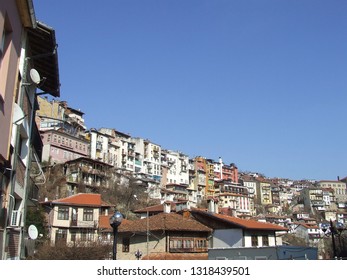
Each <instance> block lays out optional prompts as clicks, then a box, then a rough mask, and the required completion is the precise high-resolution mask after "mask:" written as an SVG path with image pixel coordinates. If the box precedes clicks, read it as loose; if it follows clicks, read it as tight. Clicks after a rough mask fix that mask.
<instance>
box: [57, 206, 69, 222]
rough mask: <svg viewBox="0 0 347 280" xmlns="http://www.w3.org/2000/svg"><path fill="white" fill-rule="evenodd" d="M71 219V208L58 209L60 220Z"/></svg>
mask: <svg viewBox="0 0 347 280" xmlns="http://www.w3.org/2000/svg"><path fill="white" fill-rule="evenodd" d="M68 219H69V207H67V206H59V207H58V220H68Z"/></svg>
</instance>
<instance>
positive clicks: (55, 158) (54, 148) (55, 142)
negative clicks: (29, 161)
mask: <svg viewBox="0 0 347 280" xmlns="http://www.w3.org/2000/svg"><path fill="white" fill-rule="evenodd" d="M41 138H42V142H43V145H44V146H43V151H42V161H43V162H44V161H45V162H50V163H51V164H53V163H64V162H66V161H69V160H74V159H77V158H80V157H88V156H89V142H88V141H86V140H83V139H80V138H78V137H74V136H72V135H70V134H67V133H65V132H61V131H59V130H46V131H41Z"/></svg>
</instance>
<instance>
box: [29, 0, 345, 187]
mask: <svg viewBox="0 0 347 280" xmlns="http://www.w3.org/2000/svg"><path fill="white" fill-rule="evenodd" d="M34 7H35V12H36V17H37V19H38V20H40V21H42V22H44V23H46V24H48V25H50V26H52V27H53V28H54V29H55V31H56V37H57V42H58V44H59V47H58V55H59V70H60V78H61V98H60V99H61V100H66V101H67V102H68V104H69V105H70V106H71V107H74V108H76V109H81V110H82V111H83V112H84V113H85V116H84V117H85V121H86V125H87V128H88V129H89V128H101V127H110V128H115V129H117V130H119V131H121V132H125V133H129V134H131V135H132V136H134V137H142V138H147V139H150V140H151V141H153V142H154V143H157V144H160V145H161V146H162V147H163V148H166V149H171V150H179V151H182V152H183V153H186V154H187V155H189V156H190V157H194V156H199V155H201V156H205V157H207V158H212V159H215V160H218V157H222V158H223V160H224V161H225V162H226V163H235V164H236V165H237V166H238V168H239V170H241V171H254V172H260V173H263V174H265V175H266V176H269V177H284V178H290V179H316V180H327V179H329V180H335V179H336V178H337V176H340V177H345V176H347V168H346V166H347V149H346V142H347V137H346V136H347V130H346V129H345V128H346V104H347V94H346V93H347V17H346V14H347V1H345V0H329V1H328V0H326V1H323V0H103V1H99V2H96V1H91V0H83V1H82V0H74V1H71V0H59V1H54V0H34Z"/></svg>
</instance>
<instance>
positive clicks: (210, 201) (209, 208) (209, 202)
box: [207, 198, 215, 213]
mask: <svg viewBox="0 0 347 280" xmlns="http://www.w3.org/2000/svg"><path fill="white" fill-rule="evenodd" d="M207 202H208V212H211V213H214V211H215V209H214V206H215V205H214V201H213V199H212V198H210V199H209V200H208V201H207Z"/></svg>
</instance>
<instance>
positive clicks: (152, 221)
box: [118, 213, 212, 232]
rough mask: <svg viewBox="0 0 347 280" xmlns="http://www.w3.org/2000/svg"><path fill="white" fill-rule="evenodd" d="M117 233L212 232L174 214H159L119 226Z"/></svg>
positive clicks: (195, 222) (199, 224) (187, 218)
mask: <svg viewBox="0 0 347 280" xmlns="http://www.w3.org/2000/svg"><path fill="white" fill-rule="evenodd" d="M118 229H119V232H146V231H147V229H148V230H150V231H162V230H165V231H192V232H212V229H211V228H209V227H207V226H205V225H203V224H202V223H200V222H198V221H196V220H194V219H192V218H189V217H185V216H183V215H179V214H176V213H160V214H157V215H154V216H150V217H149V218H146V219H140V220H135V221H129V223H124V224H123V223H122V224H121V225H120V226H119V228H118Z"/></svg>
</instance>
